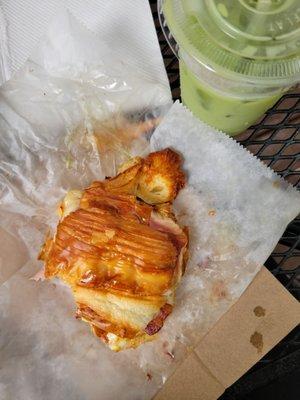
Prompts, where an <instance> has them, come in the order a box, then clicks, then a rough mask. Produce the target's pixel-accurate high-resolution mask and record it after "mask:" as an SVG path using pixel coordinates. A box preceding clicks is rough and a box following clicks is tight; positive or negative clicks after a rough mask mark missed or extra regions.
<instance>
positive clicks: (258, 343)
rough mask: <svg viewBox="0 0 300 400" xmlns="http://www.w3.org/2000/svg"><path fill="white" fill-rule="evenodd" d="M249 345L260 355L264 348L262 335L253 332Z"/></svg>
mask: <svg viewBox="0 0 300 400" xmlns="http://www.w3.org/2000/svg"><path fill="white" fill-rule="evenodd" d="M250 343H251V344H252V346H254V347H255V348H256V349H257V353H261V352H262V349H263V347H264V342H263V335H262V334H261V333H259V332H257V331H255V332H254V333H253V334H252V335H251V337H250Z"/></svg>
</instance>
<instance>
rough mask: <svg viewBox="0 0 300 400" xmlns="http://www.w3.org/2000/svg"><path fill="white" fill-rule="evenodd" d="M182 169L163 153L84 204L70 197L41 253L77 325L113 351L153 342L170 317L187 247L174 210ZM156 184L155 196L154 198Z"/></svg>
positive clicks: (106, 184) (95, 186)
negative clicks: (68, 296) (69, 300)
mask: <svg viewBox="0 0 300 400" xmlns="http://www.w3.org/2000/svg"><path fill="white" fill-rule="evenodd" d="M180 165H181V159H180V157H179V156H178V155H177V154H176V153H174V152H172V151H171V150H169V149H166V150H164V151H161V152H156V153H152V154H150V155H149V156H148V157H146V158H145V159H136V160H135V162H134V163H133V164H131V165H130V166H129V168H127V169H125V170H124V171H123V172H121V173H120V174H118V175H117V176H116V177H115V178H110V179H106V180H105V181H103V182H94V183H92V185H91V186H89V187H88V188H87V189H86V190H84V191H83V192H81V197H80V196H79V193H80V192H78V191H74V196H75V197H74V199H73V198H72V192H70V193H71V195H70V194H69V195H68V196H69V197H68V198H67V201H66V200H65V201H64V202H63V203H62V213H61V214H62V215H61V220H60V222H59V224H58V226H57V231H56V234H55V237H54V238H53V239H48V240H47V241H46V243H45V245H44V247H43V249H42V251H41V255H40V258H41V259H43V260H44V261H45V276H46V277H47V278H51V277H54V276H57V277H60V278H61V279H63V280H64V281H65V282H66V283H67V284H68V285H70V287H71V288H72V290H73V294H74V297H75V300H76V302H77V305H78V313H77V317H79V318H81V319H83V320H84V321H86V322H88V323H89V324H90V325H91V326H92V327H93V331H94V333H95V334H96V335H97V336H99V337H101V338H102V339H103V340H105V341H106V342H107V343H108V344H109V346H110V347H111V348H113V349H114V350H120V349H122V348H128V347H135V346H137V345H139V344H140V343H142V342H144V341H147V340H150V339H149V336H151V335H153V334H154V333H155V332H157V331H158V330H159V329H160V328H161V326H162V325H163V322H164V320H165V318H166V317H167V316H168V314H169V313H170V312H171V309H172V306H171V304H172V302H173V301H174V292H175V288H176V285H177V283H178V281H179V279H180V277H181V275H182V273H183V261H184V258H185V256H184V255H185V253H186V249H187V241H188V239H187V235H186V233H185V232H184V230H182V229H181V228H180V227H179V226H178V224H177V223H176V219H175V217H174V215H173V213H172V208H171V201H172V200H173V199H174V198H175V196H176V195H177V193H178V191H179V189H180V188H181V187H182V186H183V185H184V174H183V172H182V171H181V169H180ZM158 181H159V182H160V184H161V185H162V188H161V189H162V190H161V193H160V194H158V191H154V192H153V191H152V189H153V185H156V183H157V182H158ZM147 185H148V186H147ZM142 187H143V190H142V189H141V188H142ZM141 190H142V191H141ZM151 191H152V192H151ZM141 193H142V194H141ZM151 193H152V194H151ZM153 193H154V194H153ZM137 196H139V197H143V200H144V201H142V200H140V199H139V198H138V197H137ZM157 196H158V197H157ZM162 199H164V200H166V201H164V202H161V200H162ZM73 200H74V201H75V202H76V204H77V207H78V208H77V209H76V207H74V204H75V203H74V201H73ZM153 202H154V204H155V205H152V203H153ZM155 202H156V203H155Z"/></svg>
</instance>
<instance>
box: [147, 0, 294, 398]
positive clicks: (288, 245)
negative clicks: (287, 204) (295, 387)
mask: <svg viewBox="0 0 300 400" xmlns="http://www.w3.org/2000/svg"><path fill="white" fill-rule="evenodd" d="M156 3H157V2H156V0H150V5H151V8H152V14H153V18H154V21H155V26H156V30H157V34H158V39H159V44H160V48H161V51H162V54H163V58H164V62H165V66H166V69H167V73H168V77H169V81H170V85H171V89H172V95H173V99H174V100H176V99H179V98H180V88H179V86H180V85H179V70H178V60H177V58H176V57H175V55H174V54H173V52H172V50H171V49H170V47H169V45H168V43H167V41H166V39H165V37H164V34H163V32H162V30H161V28H160V25H159V20H158V13H157V6H156ZM236 139H237V140H238V141H239V142H240V143H241V144H243V145H244V146H245V147H247V149H248V150H249V151H250V152H252V153H253V154H254V155H256V156H257V157H259V158H260V159H261V160H262V161H263V162H265V163H266V164H267V165H268V166H270V167H271V168H273V169H274V170H275V171H276V172H278V173H279V174H280V175H281V176H283V177H284V178H285V179H287V180H288V181H289V182H290V183H292V184H293V185H295V186H297V187H298V188H299V187H300V88H298V89H295V90H294V91H291V92H289V93H287V94H285V95H284V96H283V97H282V98H281V99H280V100H279V101H278V102H277V104H275V106H274V107H273V108H272V109H270V110H269V111H268V112H267V113H266V114H265V115H264V116H263V117H262V118H261V119H260V120H259V121H258V122H257V123H256V125H254V126H252V127H251V128H249V129H248V130H247V131H246V132H244V133H242V134H241V135H239V136H237V137H236ZM265 265H266V267H267V268H268V269H269V270H270V271H271V272H272V273H273V275H274V276H276V278H277V279H278V280H279V281H280V282H281V283H282V284H283V285H284V286H285V287H286V288H287V289H288V290H289V291H290V293H291V294H293V296H295V297H296V298H297V299H298V300H300V217H298V218H296V219H295V220H294V221H292V222H291V223H290V224H289V226H288V227H287V229H286V231H285V232H284V234H283V236H282V238H281V239H280V241H279V243H278V245H277V246H276V248H275V249H274V251H273V253H272V254H271V256H270V257H269V259H268V260H267V261H266V263H265ZM298 369H299V370H298ZM298 371H299V375H298ZM288 375H290V376H291V377H293V379H294V380H295V379H299V382H300V328H299V327H298V328H296V329H295V330H294V331H292V332H291V333H290V334H289V335H288V336H287V337H286V338H285V339H283V340H282V341H281V342H280V343H279V344H278V345H277V346H276V347H275V348H274V349H272V350H271V351H270V352H269V353H268V354H267V355H266V356H265V357H264V358H263V359H262V360H260V361H259V362H258V363H257V364H256V365H255V366H254V367H253V368H251V370H250V371H248V372H247V374H246V375H244V376H243V377H242V378H241V379H240V380H239V381H237V382H236V383H235V384H234V385H233V386H232V387H231V388H229V389H228V390H227V391H226V392H225V393H224V395H223V396H222V397H221V398H222V399H223V400H225V399H226V400H228V399H243V398H245V399H246V398H248V397H247V396H248V395H249V394H251V393H254V391H255V390H256V389H257V388H259V387H263V386H265V385H268V384H269V383H270V382H274V381H276V380H278V379H282V377H284V376H288ZM283 381H284V380H283ZM286 384H288V383H286ZM257 396H258V395H257ZM257 396H256V397H251V398H255V399H258V398H259V397H257ZM265 398H266V397H265ZM276 398H281V397H276ZM285 398H286V399H288V400H292V398H291V397H284V399H285ZM295 398H296V397H295ZM272 399H275V397H272ZM282 399H283V397H282Z"/></svg>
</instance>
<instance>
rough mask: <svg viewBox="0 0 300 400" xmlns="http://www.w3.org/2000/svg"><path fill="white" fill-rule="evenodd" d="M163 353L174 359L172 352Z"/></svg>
mask: <svg viewBox="0 0 300 400" xmlns="http://www.w3.org/2000/svg"><path fill="white" fill-rule="evenodd" d="M165 354H166V355H167V356H168V357H170V358H171V359H172V360H174V358H175V355H174V353H173V352H171V351H166V352H165Z"/></svg>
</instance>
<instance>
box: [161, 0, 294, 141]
mask: <svg viewBox="0 0 300 400" xmlns="http://www.w3.org/2000/svg"><path fill="white" fill-rule="evenodd" d="M158 3H159V4H158V5H159V10H160V13H161V15H162V17H163V19H164V21H165V22H164V23H163V29H164V30H166V28H167V29H168V30H169V31H170V33H171V35H172V36H173V37H174V39H175V40H176V43H177V45H178V47H179V53H178V54H179V66H180V84H181V97H182V101H183V103H184V104H185V105H186V106H187V107H188V108H189V109H190V110H191V111H192V112H193V113H194V114H195V115H196V116H197V117H199V118H200V119H201V120H203V121H205V122H206V123H208V124H209V125H212V126H214V127H216V128H218V129H220V130H222V131H224V132H226V133H228V134H231V135H235V134H238V133H240V132H242V131H244V130H245V129H246V128H248V127H249V126H250V125H252V124H253V123H254V122H255V121H256V120H257V119H258V118H259V117H260V116H261V115H262V114H263V113H264V112H265V111H266V110H267V109H268V108H270V107H271V106H272V105H274V104H275V103H276V102H277V100H278V99H279V98H280V97H281V96H282V94H283V93H284V92H285V91H286V90H288V89H289V88H290V87H291V86H293V85H295V84H296V83H297V82H299V81H300V0H160V1H159V2H158ZM168 39H169V40H170V37H168Z"/></svg>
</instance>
